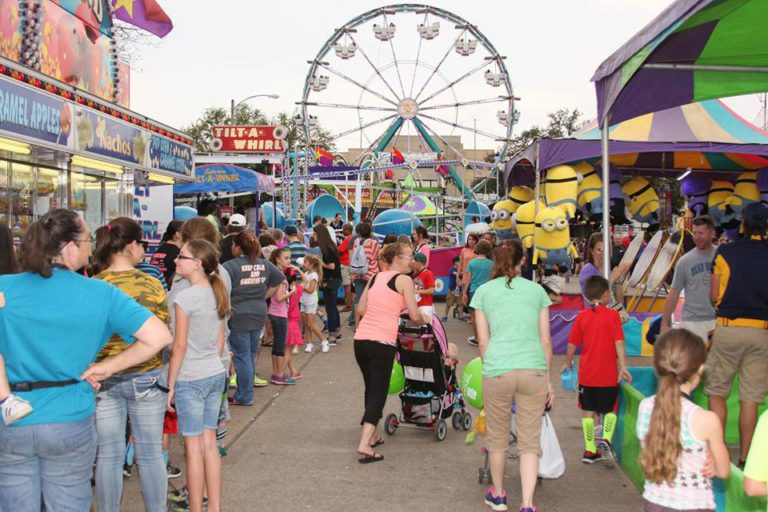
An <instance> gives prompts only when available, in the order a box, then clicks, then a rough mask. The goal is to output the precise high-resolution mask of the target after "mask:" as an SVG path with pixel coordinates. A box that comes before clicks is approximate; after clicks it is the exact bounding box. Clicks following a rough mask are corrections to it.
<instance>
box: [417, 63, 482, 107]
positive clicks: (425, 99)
mask: <svg viewBox="0 0 768 512" xmlns="http://www.w3.org/2000/svg"><path fill="white" fill-rule="evenodd" d="M487 65H488V63H487V62H483V63H482V64H480V65H479V66H477V67H476V68H474V69H472V70H470V71H467V72H466V73H464V74H463V75H461V76H460V77H459V78H457V79H456V80H454V81H453V82H451V83H449V84H448V85H446V86H445V87H442V88H441V89H439V90H438V91H437V92H435V93H433V94H431V95H429V96H427V97H426V98H424V99H423V100H421V101H420V102H419V104H420V105H423V104H424V103H426V102H428V101H429V100H431V99H432V98H434V97H436V96H439V95H441V94H442V93H444V92H445V91H447V90H448V89H450V88H451V87H453V86H454V85H456V84H458V83H459V82H461V81H463V80H466V79H467V78H469V77H470V76H472V75H474V74H475V73H477V72H478V71H480V70H482V69H483V68H484V67H486V66H487Z"/></svg>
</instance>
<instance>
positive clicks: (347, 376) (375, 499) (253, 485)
mask: <svg viewBox="0 0 768 512" xmlns="http://www.w3.org/2000/svg"><path fill="white" fill-rule="evenodd" d="M437 306H438V309H439V310H440V311H442V308H443V305H442V304H438V305H437ZM345 316H346V315H343V317H345ZM445 327H446V332H447V334H448V339H449V341H451V342H454V343H456V344H457V345H458V347H459V351H460V358H461V360H462V361H463V362H468V361H470V360H471V359H473V358H474V357H477V355H478V350H477V348H475V347H472V346H470V345H468V344H467V343H466V339H467V336H469V335H470V334H471V328H470V326H469V325H467V324H465V323H462V322H459V321H457V320H449V321H448V322H446V324H445ZM343 334H344V338H343V341H342V343H341V344H340V345H338V346H336V347H332V348H331V351H330V352H329V353H326V354H323V353H320V352H319V351H315V352H314V353H312V354H305V353H303V352H302V353H301V354H300V355H298V356H294V357H296V363H297V365H299V366H300V367H301V369H302V371H303V372H304V379H302V380H300V381H299V383H298V384H297V385H295V386H289V387H281V386H273V385H270V386H268V387H265V388H257V389H256V390H255V403H254V405H253V406H252V407H232V421H231V422H230V425H229V436H228V438H227V448H228V455H227V456H226V457H225V458H224V459H223V495H224V496H223V509H224V510H226V511H274V512H280V511H297V510H311V511H329V512H331V511H333V512H346V511H356V510H361V509H362V510H371V511H378V510H408V511H410V510H413V511H420V512H427V511H444V510H452V511H453V510H456V511H465V510H466V511H472V510H478V511H480V510H486V509H487V508H486V506H485V505H484V504H483V496H484V494H485V492H486V490H487V487H488V484H482V485H481V484H479V483H478V468H479V467H480V466H482V463H483V458H482V454H481V451H480V449H481V442H480V440H478V441H477V442H476V443H475V444H471V445H470V444H466V442H465V432H463V431H455V430H453V428H450V427H449V431H448V435H447V438H446V439H445V440H444V441H442V442H438V441H436V439H435V437H434V434H433V433H432V432H428V431H419V430H411V429H404V428H401V429H399V430H398V431H397V432H396V433H395V435H394V436H391V437H390V436H386V435H384V437H385V439H386V442H385V444H383V445H381V446H379V447H378V448H377V451H379V452H380V453H382V454H383V455H384V456H385V459H384V460H383V461H381V462H377V463H375V464H368V465H361V464H359V463H358V462H357V459H358V456H357V455H356V453H355V450H356V447H357V442H358V438H359V434H360V426H359V422H360V417H361V415H362V411H363V382H362V377H361V375H360V371H359V369H358V367H357V364H356V363H355V359H354V353H353V347H352V345H353V342H352V330H351V329H349V328H346V329H345V330H344V333H343ZM563 360H564V357H563V356H555V358H554V360H553V371H555V372H556V371H558V370H559V368H560V367H561V366H562V364H563ZM629 364H630V365H647V364H649V359H648V358H630V361H629ZM257 366H258V372H259V375H261V376H268V375H269V373H270V368H271V365H270V358H269V351H268V349H267V348H266V347H262V349H261V353H260V354H259V361H258V365H257ZM554 384H555V389H556V390H557V391H556V401H555V406H554V409H553V410H552V412H551V413H550V415H551V418H552V421H553V424H554V426H555V429H556V432H557V435H558V439H559V442H560V444H561V447H562V450H563V454H564V457H565V461H566V471H565V474H564V475H563V476H562V477H561V478H559V479H557V480H545V481H544V482H543V483H542V485H541V486H539V487H538V488H537V491H536V499H535V503H536V505H537V507H538V508H539V510H540V511H542V512H555V511H563V512H566V511H567V512H578V511H596V512H599V511H608V510H610V511H616V512H622V511H632V512H636V511H637V510H639V508H640V501H641V500H640V495H639V493H638V492H637V490H636V489H635V488H634V486H633V485H632V484H631V483H630V482H629V480H628V479H627V478H626V477H625V476H624V474H623V472H622V471H621V469H620V468H618V467H616V468H613V469H609V468H606V467H603V466H602V465H600V464H593V465H586V464H583V463H582V462H581V453H582V451H583V440H582V434H581V418H580V412H579V410H578V408H577V403H576V396H575V394H573V393H568V392H566V391H564V390H563V389H562V388H561V386H560V381H559V379H555V382H554ZM399 409H400V403H399V399H398V398H397V396H396V395H393V396H390V398H389V400H388V402H387V406H386V409H385V411H384V415H385V416H386V415H387V414H388V413H390V412H399ZM469 410H470V411H471V412H472V414H473V416H475V417H476V415H477V411H475V410H473V409H472V408H470V409H469ZM182 446H183V444H182V442H181V439H180V438H175V439H173V440H172V455H171V460H172V462H173V463H174V464H176V465H177V466H179V467H182V468H183V467H184V464H183V463H184V456H183V448H182ZM137 471H139V469H138V468H136V467H134V473H133V476H132V477H130V478H126V479H125V489H124V496H123V505H122V507H121V509H122V510H125V511H129V512H132V511H137V512H138V511H142V510H144V508H143V500H142V498H141V491H140V489H139V485H138V475H137ZM505 477H506V478H505V488H506V491H507V494H508V496H509V508H510V510H516V509H517V507H518V506H519V500H520V484H519V472H518V465H517V460H516V459H509V460H508V464H507V469H506V474H505ZM170 483H171V484H172V485H173V486H176V487H180V486H182V485H183V484H184V475H182V476H181V477H180V478H176V479H173V480H170ZM169 488H170V486H169Z"/></svg>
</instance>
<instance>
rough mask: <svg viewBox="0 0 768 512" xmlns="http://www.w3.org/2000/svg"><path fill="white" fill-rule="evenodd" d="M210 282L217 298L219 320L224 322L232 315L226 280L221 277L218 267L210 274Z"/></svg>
mask: <svg viewBox="0 0 768 512" xmlns="http://www.w3.org/2000/svg"><path fill="white" fill-rule="evenodd" d="M208 282H209V283H211V288H213V296H214V297H215V298H216V312H217V313H218V315H219V318H220V319H221V320H223V319H224V318H226V317H227V316H228V315H229V313H230V309H229V291H228V290H227V287H226V286H224V280H223V279H222V278H221V276H220V275H219V268H218V266H217V267H216V269H214V271H213V272H211V273H210V274H208Z"/></svg>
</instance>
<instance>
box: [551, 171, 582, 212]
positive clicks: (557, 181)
mask: <svg viewBox="0 0 768 512" xmlns="http://www.w3.org/2000/svg"><path fill="white" fill-rule="evenodd" d="M578 192H579V181H578V178H577V177H576V171H574V170H573V167H571V166H569V165H558V166H556V167H553V168H551V169H550V170H548V171H547V179H546V181H545V182H544V194H545V196H546V199H547V206H559V207H560V208H561V209H562V210H563V211H564V212H565V215H566V217H567V218H568V219H572V218H573V217H574V215H576V196H577V195H578Z"/></svg>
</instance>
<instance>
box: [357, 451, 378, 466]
mask: <svg viewBox="0 0 768 512" xmlns="http://www.w3.org/2000/svg"><path fill="white" fill-rule="evenodd" d="M380 460H384V456H383V455H382V454H380V453H376V452H374V453H373V455H368V454H367V453H366V454H364V456H363V457H361V458H359V459H357V462H359V463H360V464H370V463H372V462H379V461H380Z"/></svg>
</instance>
